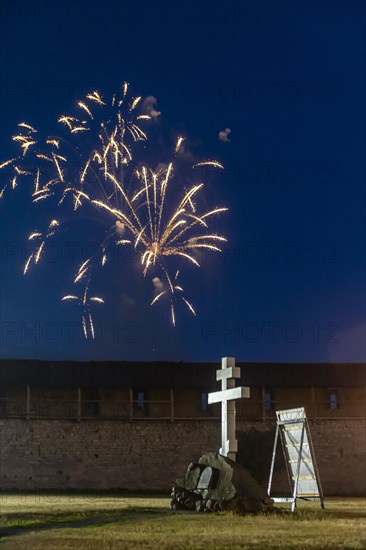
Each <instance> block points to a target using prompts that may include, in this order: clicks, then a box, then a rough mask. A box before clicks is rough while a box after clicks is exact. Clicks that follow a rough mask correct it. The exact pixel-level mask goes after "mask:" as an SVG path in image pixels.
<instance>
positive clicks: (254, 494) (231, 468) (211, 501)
mask: <svg viewBox="0 0 366 550" xmlns="http://www.w3.org/2000/svg"><path fill="white" fill-rule="evenodd" d="M171 497H172V500H171V508H172V509H173V510H177V509H186V510H195V511H197V512H217V511H223V510H232V511H234V512H237V513H258V512H271V511H273V510H274V507H273V504H274V501H273V500H272V499H271V498H270V497H269V496H268V494H267V491H266V490H265V489H263V488H262V487H261V486H260V485H259V484H258V483H257V482H256V480H255V479H254V478H253V477H252V475H251V473H250V472H249V471H248V470H247V469H246V468H244V466H242V465H241V464H238V463H237V462H234V461H233V460H230V459H229V458H227V457H225V456H222V455H220V454H218V453H206V454H204V455H202V456H201V458H200V459H199V461H198V462H196V463H194V462H192V463H191V464H190V465H189V466H188V469H187V472H186V474H185V476H183V477H181V478H178V479H176V481H175V484H174V486H173V489H172V493H171Z"/></svg>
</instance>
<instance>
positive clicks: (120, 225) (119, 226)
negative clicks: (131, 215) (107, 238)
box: [116, 220, 125, 235]
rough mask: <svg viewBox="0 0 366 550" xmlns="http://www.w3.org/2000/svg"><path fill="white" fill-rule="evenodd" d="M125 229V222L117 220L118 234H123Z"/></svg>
mask: <svg viewBox="0 0 366 550" xmlns="http://www.w3.org/2000/svg"><path fill="white" fill-rule="evenodd" d="M124 230H125V224H124V223H122V222H120V221H119V220H117V221H116V231H117V233H118V234H120V235H122V233H124Z"/></svg>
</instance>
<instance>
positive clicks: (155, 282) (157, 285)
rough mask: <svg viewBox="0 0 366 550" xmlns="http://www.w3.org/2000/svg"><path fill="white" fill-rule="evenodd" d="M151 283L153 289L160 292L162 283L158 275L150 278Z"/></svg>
mask: <svg viewBox="0 0 366 550" xmlns="http://www.w3.org/2000/svg"><path fill="white" fill-rule="evenodd" d="M152 283H153V285H154V289H155V290H156V292H161V291H162V290H163V286H164V285H163V283H162V281H161V279H159V277H154V278H153V280H152Z"/></svg>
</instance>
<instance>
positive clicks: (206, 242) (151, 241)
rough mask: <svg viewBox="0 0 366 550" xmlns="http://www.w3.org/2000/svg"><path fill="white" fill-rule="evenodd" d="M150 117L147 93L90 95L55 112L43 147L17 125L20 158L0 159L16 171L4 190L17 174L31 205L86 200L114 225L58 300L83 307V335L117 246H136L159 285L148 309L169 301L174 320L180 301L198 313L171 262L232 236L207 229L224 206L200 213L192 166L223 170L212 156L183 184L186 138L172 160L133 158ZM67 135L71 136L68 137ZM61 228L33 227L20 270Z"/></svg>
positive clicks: (192, 259)
mask: <svg viewBox="0 0 366 550" xmlns="http://www.w3.org/2000/svg"><path fill="white" fill-rule="evenodd" d="M150 119H151V117H150V115H149V114H148V113H147V112H144V101H143V99H142V97H140V96H138V97H132V96H130V95H129V86H128V84H127V83H124V84H123V86H122V89H121V91H120V94H119V95H117V94H115V95H114V96H113V97H112V99H111V100H109V101H107V100H105V99H104V98H103V97H102V95H101V94H100V93H99V92H97V91H94V92H92V93H90V94H88V95H87V96H86V97H85V98H84V99H83V100H82V101H79V102H78V103H77V112H76V113H75V114H73V115H61V116H60V117H59V118H58V123H59V125H60V127H61V128H62V130H63V131H61V133H60V135H57V136H50V137H48V138H47V139H46V140H44V142H42V143H41V142H40V141H38V140H37V139H36V138H35V137H34V136H35V135H37V131H36V130H35V129H34V128H33V127H32V126H30V125H28V124H26V123H21V124H20V125H19V128H20V129H21V131H20V132H19V133H18V134H17V135H15V136H13V141H15V142H16V143H17V144H18V145H19V146H20V147H21V154H20V155H18V156H17V157H16V158H12V159H10V160H8V161H5V162H4V163H3V164H2V165H0V169H1V168H8V169H10V170H11V174H10V183H9V184H8V185H7V186H9V187H10V188H12V189H15V187H16V186H17V183H18V180H19V178H20V177H21V176H26V177H27V178H31V180H32V181H33V192H32V201H33V203H37V202H39V201H43V200H46V199H51V198H52V197H53V200H52V204H53V205H56V206H57V207H61V206H63V207H65V208H70V206H72V210H73V212H74V215H78V213H79V212H80V211H81V207H82V206H87V205H89V207H92V208H94V209H95V210H96V211H97V213H98V216H99V217H102V219H105V218H106V219H108V220H109V226H108V227H109V229H108V230H107V233H106V237H105V238H104V239H103V241H102V242H101V243H100V244H99V246H98V250H97V252H96V253H95V254H94V255H93V256H90V257H88V258H83V259H82V263H81V265H80V267H79V269H78V271H77V272H76V274H75V276H74V284H75V285H77V286H79V292H78V293H70V294H68V295H66V296H64V297H63V298H62V300H64V301H73V302H75V303H77V304H78V305H79V306H80V307H81V308H82V310H83V314H82V325H83V330H84V335H85V337H86V338H88V337H91V338H94V325H93V319H92V315H91V309H90V308H91V304H92V303H99V304H100V303H103V302H104V300H103V299H102V298H100V297H98V296H90V293H89V288H90V285H91V282H92V277H93V273H94V271H95V269H96V268H97V267H98V266H99V267H103V266H104V265H105V264H106V263H107V258H108V252H109V250H110V247H111V246H117V247H119V246H123V247H130V249H131V250H132V251H133V253H134V254H136V255H137V256H138V258H139V261H140V265H141V272H142V274H143V276H145V277H146V276H147V275H148V273H151V275H152V276H153V278H152V281H153V282H154V281H155V282H157V281H158V284H154V286H155V295H154V297H153V299H152V301H151V305H154V304H156V303H158V302H159V301H161V300H162V299H163V298H164V297H165V299H168V301H169V305H170V315H171V321H172V323H173V325H175V320H176V313H175V304H176V302H177V301H181V302H183V303H184V304H185V306H186V307H187V308H188V310H189V311H190V312H191V313H193V314H194V315H195V309H194V307H193V305H192V304H191V303H190V302H189V301H188V300H187V299H186V297H185V295H184V290H183V287H182V286H181V284H180V283H179V281H178V278H179V273H180V271H179V270H177V266H176V265H175V267H174V266H173V261H174V259H175V262H177V261H178V260H180V264H182V265H183V264H184V262H189V263H190V264H193V265H195V266H197V267H199V265H200V264H199V252H200V251H202V250H203V249H208V250H211V251H218V252H219V251H221V248H220V246H221V245H222V243H223V242H225V241H226V239H225V237H223V236H221V235H218V234H216V233H215V232H214V231H212V230H211V229H210V223H211V221H212V219H213V218H214V217H215V216H217V215H218V214H220V213H222V212H224V211H226V210H227V209H226V208H221V207H215V208H212V209H209V210H204V211H202V209H201V206H200V203H201V202H202V196H203V192H204V182H202V181H197V173H198V172H197V170H195V169H196V168H197V167H200V166H211V167H213V168H216V169H219V170H221V169H223V166H222V165H221V164H220V163H219V162H217V161H215V160H208V161H201V162H197V163H195V164H193V166H191V169H192V173H191V175H190V181H191V183H190V184H189V185H187V184H186V182H184V183H183V181H182V179H181V176H180V172H179V169H178V168H177V164H178V161H179V159H180V158H181V157H182V156H184V146H183V143H184V141H185V138H184V137H182V136H180V137H178V139H177V141H176V144H175V148H174V151H173V153H172V158H171V160H170V161H169V162H168V163H166V164H163V165H159V166H158V168H156V169H152V168H151V167H149V165H148V163H146V162H141V161H138V160H136V157H135V150H136V148H137V147H138V145H139V143H138V142H142V143H143V142H146V141H147V140H148V136H147V130H146V128H145V127H144V125H147V124H149V120H150ZM65 131H66V137H62V135H63V134H64V133H65ZM60 136H61V137H60ZM30 151H32V162H30V161H29V159H30V156H31V154H30ZM137 158H138V155H137ZM29 167H30V168H29ZM7 186H6V187H7ZM6 187H5V188H6ZM5 188H4V189H3V190H2V191H1V196H2V195H3V194H4V191H5ZM102 213H103V214H105V216H104V215H102ZM59 226H60V223H59V221H57V220H55V219H53V220H52V221H51V222H50V223H49V225H48V227H47V229H46V230H45V231H43V232H41V231H38V230H36V231H33V232H32V233H31V235H30V236H29V240H30V241H31V242H33V243H34V244H35V249H34V251H33V252H32V254H31V255H30V256H29V258H28V259H27V261H26V264H25V266H24V274H26V273H27V272H28V271H29V269H30V266H31V264H37V263H38V262H39V261H40V258H41V256H42V251H43V250H44V247H45V244H46V241H47V239H48V238H50V237H52V236H53V235H54V233H55V231H56V230H57V229H59ZM173 267H174V269H173ZM172 269H173V273H174V276H173V275H172V274H171V271H172Z"/></svg>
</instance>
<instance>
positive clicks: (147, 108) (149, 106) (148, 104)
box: [142, 95, 161, 118]
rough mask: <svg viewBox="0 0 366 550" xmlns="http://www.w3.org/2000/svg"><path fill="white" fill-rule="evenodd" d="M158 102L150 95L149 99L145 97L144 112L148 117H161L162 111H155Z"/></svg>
mask: <svg viewBox="0 0 366 550" xmlns="http://www.w3.org/2000/svg"><path fill="white" fill-rule="evenodd" d="M157 102H158V100H157V99H156V97H154V96H153V95H148V96H147V97H145V99H144V101H143V103H142V109H143V112H144V113H146V114H147V115H150V116H151V117H152V118H157V117H158V116H160V115H161V111H157V110H156V109H155V107H156V104H157Z"/></svg>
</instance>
